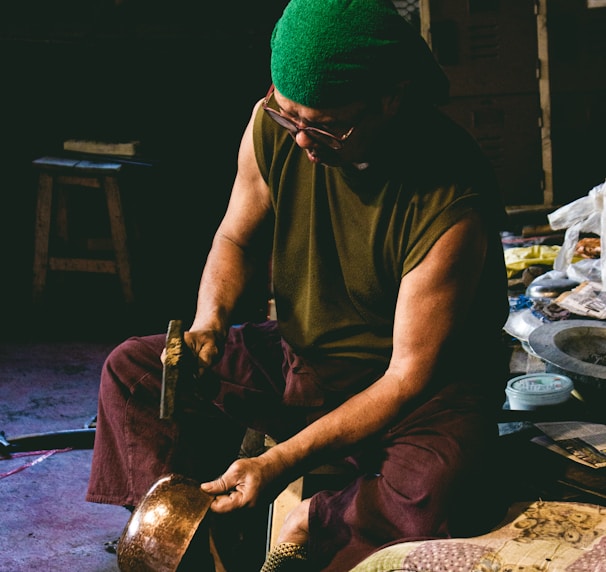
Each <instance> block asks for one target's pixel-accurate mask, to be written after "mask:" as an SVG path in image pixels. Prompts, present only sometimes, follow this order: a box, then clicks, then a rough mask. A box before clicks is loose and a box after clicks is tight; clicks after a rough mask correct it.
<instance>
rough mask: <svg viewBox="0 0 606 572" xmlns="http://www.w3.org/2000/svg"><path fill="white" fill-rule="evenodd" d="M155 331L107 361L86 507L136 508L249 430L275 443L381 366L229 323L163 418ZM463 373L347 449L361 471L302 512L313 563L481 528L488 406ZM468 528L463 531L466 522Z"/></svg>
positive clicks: (488, 487)
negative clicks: (196, 380) (213, 355)
mask: <svg viewBox="0 0 606 572" xmlns="http://www.w3.org/2000/svg"><path fill="white" fill-rule="evenodd" d="M164 342H165V336H164V335H158V336H149V337H144V338H131V339H129V340H127V341H125V342H124V343H123V344H121V345H120V346H118V347H117V348H116V349H115V350H114V351H113V352H112V353H111V354H110V355H109V356H108V358H107V360H106V363H105V364H104V367H103V371H102V375H101V385H100V390H99V409H98V416H97V431H96V438H95V447H94V452H93V462H92V469H91V476H90V482H89V488H88V492H87V496H86V499H87V500H88V501H91V502H98V503H109V504H118V505H136V504H137V502H138V501H139V500H140V499H141V497H142V496H143V495H144V494H145V493H146V492H147V490H148V489H149V487H150V486H151V484H152V483H153V482H154V481H155V480H156V479H157V478H158V477H159V476H161V475H163V474H166V473H169V472H177V473H181V474H185V475H189V476H192V477H194V478H196V479H198V480H200V481H203V480H210V479H214V478H216V477H217V476H218V475H220V474H221V473H222V472H223V471H224V470H225V469H226V467H227V466H228V465H229V464H230V463H231V462H232V461H233V460H234V458H235V457H236V456H237V454H238V450H239V447H240V443H241V441H242V438H243V435H244V432H245V430H246V428H247V427H251V428H254V429H257V430H258V431H261V432H264V433H267V434H269V435H271V436H272V437H274V438H275V439H276V440H278V441H280V440H283V439H286V438H288V437H289V436H290V435H292V434H294V433H295V432H297V431H298V430H300V429H301V428H302V427H304V426H305V425H306V424H308V423H310V422H313V420H314V419H316V418H317V417H319V416H321V415H323V414H324V413H325V412H327V411H329V410H331V409H333V408H335V407H336V406H338V405H339V403H341V402H342V401H344V400H345V399H347V398H348V397H349V396H350V395H352V394H353V393H356V392H358V391H360V390H361V389H363V388H364V387H366V386H367V385H368V384H370V383H372V382H373V381H374V380H375V379H377V377H378V376H379V375H380V374H381V372H380V371H379V369H378V368H377V367H376V365H373V364H366V363H365V362H362V363H360V362H359V361H356V360H328V361H322V362H320V361H318V360H313V361H310V360H305V359H302V358H301V357H299V356H297V355H296V354H295V353H294V352H293V351H292V349H291V348H290V347H289V346H288V345H287V344H286V343H285V342H284V341H283V340H282V339H281V337H280V335H279V333H278V331H277V328H276V326H275V323H273V322H268V323H264V324H245V325H244V326H238V327H234V328H232V329H231V331H230V334H229V336H228V339H227V342H226V347H225V352H224V354H223V356H222V359H221V361H220V362H219V364H217V366H216V367H214V368H213V371H212V373H211V372H209V373H208V376H207V379H204V380H203V381H204V383H205V384H206V386H207V387H208V388H209V390H212V402H211V400H209V398H208V395H199V393H198V392H196V391H194V390H193V389H191V390H190V389H188V388H184V389H182V391H181V394H180V395H179V396H178V399H177V403H176V411H177V414H176V416H175V419H174V420H171V421H169V420H160V419H159V399H160V387H161V376H162V364H161V361H160V354H161V352H162V349H163V347H164ZM477 389H478V388H477V387H476V386H474V385H473V384H470V383H467V382H457V380H453V382H452V383H450V384H448V385H447V386H446V387H444V388H443V389H441V390H440V391H437V392H436V393H435V394H433V395H431V396H428V398H427V399H425V400H424V401H423V402H419V403H416V404H414V405H411V406H410V407H409V409H408V410H407V411H405V412H403V414H402V417H401V419H400V420H399V422H398V423H396V424H395V425H393V426H392V427H390V428H389V430H387V431H386V432H385V433H384V434H383V435H381V436H380V437H378V438H375V439H373V440H372V441H371V442H368V443H365V444H364V446H363V447H361V448H360V450H358V451H354V452H353V454H352V455H351V461H352V462H353V463H355V464H356V465H357V469H358V474H359V477H357V478H356V479H355V480H354V481H353V482H351V483H350V484H349V485H348V486H346V487H345V488H344V489H342V490H339V491H322V492H320V493H318V494H316V495H314V497H313V498H312V503H311V509H310V521H309V522H310V542H309V550H310V558H311V560H312V562H313V565H312V567H313V569H314V570H326V571H333V572H334V571H345V570H349V569H350V568H351V567H352V566H353V565H355V564H356V563H357V562H359V561H360V560H361V559H363V558H364V557H365V556H367V555H368V554H370V553H371V552H373V551H374V550H376V549H377V548H379V547H380V546H382V545H384V544H387V543H390V542H393V541H395V540H402V539H413V538H436V537H448V536H451V535H453V534H456V535H459V534H478V533H481V532H483V529H482V527H483V526H486V525H487V524H486V522H487V521H486V519H487V518H488V517H491V516H494V514H490V511H489V510H488V509H489V508H491V507H494V508H497V507H496V506H495V503H494V502H493V501H492V500H491V499H494V498H495V495H493V494H492V493H493V492H494V490H495V488H496V487H497V486H498V485H497V482H496V473H495V472H493V471H492V470H491V469H492V464H491V462H490V458H491V456H490V455H491V452H492V451H493V450H494V445H495V437H496V423H495V422H494V420H493V417H492V414H491V413H490V410H491V407H490V406H489V405H488V403H487V401H486V399H485V398H484V397H483V396H482V395H481V392H479V391H478V390H477ZM470 524H473V525H476V528H470V527H469V526H468V525H470Z"/></svg>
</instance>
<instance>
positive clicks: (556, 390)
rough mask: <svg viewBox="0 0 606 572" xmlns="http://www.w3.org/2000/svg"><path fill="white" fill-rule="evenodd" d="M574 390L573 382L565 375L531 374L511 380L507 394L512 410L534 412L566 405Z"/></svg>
mask: <svg viewBox="0 0 606 572" xmlns="http://www.w3.org/2000/svg"><path fill="white" fill-rule="evenodd" d="M573 389H574V386H573V383H572V380H571V379H570V378H569V377H566V376H565V375H560V374H556V373H530V374H527V375H520V376H518V377H514V378H513V379H510V380H509V381H508V382H507V389H505V393H506V394H507V398H508V400H509V408H510V409H515V410H533V409H537V408H538V407H543V406H545V405H558V404H560V403H564V402H565V401H567V400H568V398H569V397H570V392H571V391H572V390H573Z"/></svg>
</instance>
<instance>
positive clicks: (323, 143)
mask: <svg viewBox="0 0 606 572" xmlns="http://www.w3.org/2000/svg"><path fill="white" fill-rule="evenodd" d="M273 96H274V98H275V102H276V104H277V105H278V111H279V115H280V116H281V117H282V118H285V119H287V120H288V122H289V123H290V124H291V125H290V126H288V127H287V129H288V130H289V131H290V133H291V135H292V137H293V139H294V140H295V142H296V143H297V145H298V146H299V147H301V149H303V150H304V151H305V153H306V154H307V158H308V159H309V160H310V161H311V162H312V163H322V164H324V165H331V166H338V165H343V164H350V163H356V162H363V161H365V160H366V159H365V153H366V151H367V146H368V140H369V139H368V137H365V135H366V134H367V133H368V128H369V124H370V123H372V122H370V121H369V119H370V114H371V110H370V105H369V104H368V102H365V101H360V102H355V103H351V104H349V105H346V106H343V107H338V108H330V109H314V108H311V107H305V106H303V105H300V104H298V103H296V102H294V101H292V100H290V99H287V98H286V97H284V96H283V95H282V94H280V93H279V92H278V91H277V90H275V91H274V92H273ZM374 111H375V114H376V109H374ZM274 119H275V117H274ZM278 119H280V118H278ZM310 128H311V129H310ZM318 131H319V132H320V133H318ZM322 133H328V134H332V135H333V136H334V140H333V139H331V138H330V137H326V136H325V135H322ZM335 146H337V147H341V148H339V149H335V148H334V147H335Z"/></svg>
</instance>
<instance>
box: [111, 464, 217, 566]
mask: <svg viewBox="0 0 606 572" xmlns="http://www.w3.org/2000/svg"><path fill="white" fill-rule="evenodd" d="M212 500H213V497H212V496H210V495H208V494H207V493H205V492H204V491H203V490H202V489H201V488H200V483H198V482H196V481H194V480H193V479H189V478H187V477H184V476H182V475H177V474H170V475H166V476H164V477H161V478H160V479H158V480H157V481H156V482H155V483H154V484H153V485H152V486H151V488H150V489H149V491H147V493H146V494H145V496H144V497H143V499H142V500H141V502H140V503H139V504H138V505H137V507H136V508H135V510H134V511H133V513H132V515H131V517H130V519H129V520H128V522H127V523H126V526H125V528H124V531H123V532H122V536H121V537H120V540H119V541H118V548H117V555H118V568H119V569H120V570H121V571H122V572H175V571H176V570H177V568H178V566H179V563H180V562H181V559H182V558H183V555H184V554H185V552H186V551H187V548H188V546H189V543H190V542H191V539H192V537H193V536H194V533H195V532H196V530H197V529H198V526H199V525H200V522H201V521H202V519H203V518H204V516H205V515H206V513H207V512H208V508H209V506H210V503H211V502H212Z"/></svg>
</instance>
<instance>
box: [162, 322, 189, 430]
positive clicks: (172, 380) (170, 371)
mask: <svg viewBox="0 0 606 572" xmlns="http://www.w3.org/2000/svg"><path fill="white" fill-rule="evenodd" d="M188 351H189V350H188V348H187V346H186V344H185V340H184V339H183V322H182V321H181V320H171V321H170V322H169V323H168V331H167V332H166V352H165V358H164V364H163V368H162V391H161V393H160V419H172V418H173V415H174V413H175V395H176V393H177V385H178V383H179V378H180V377H181V376H182V375H183V373H184V372H183V369H184V367H183V362H184V361H185V356H186V355H187V353H188Z"/></svg>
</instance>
